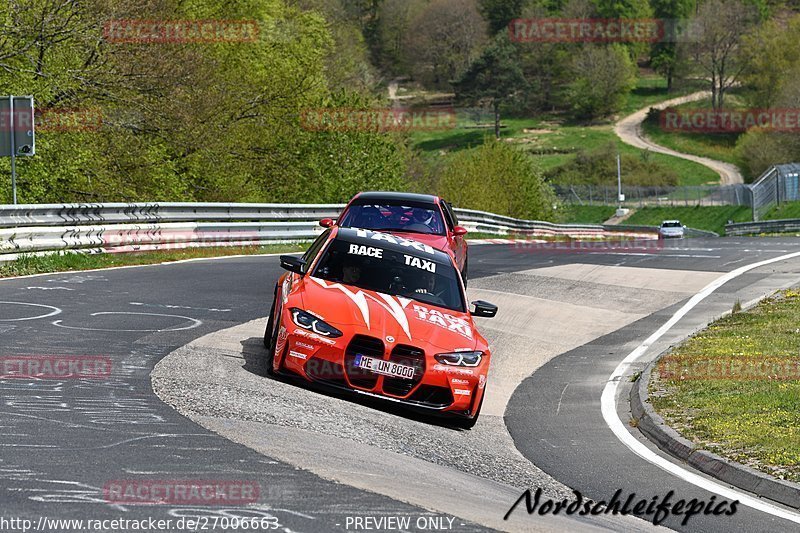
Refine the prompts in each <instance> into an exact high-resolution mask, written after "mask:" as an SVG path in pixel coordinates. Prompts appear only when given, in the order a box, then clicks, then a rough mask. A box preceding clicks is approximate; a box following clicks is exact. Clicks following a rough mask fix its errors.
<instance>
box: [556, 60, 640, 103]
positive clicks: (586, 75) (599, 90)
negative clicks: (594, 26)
mask: <svg viewBox="0 0 800 533" xmlns="http://www.w3.org/2000/svg"><path fill="white" fill-rule="evenodd" d="M571 70H572V79H573V81H572V82H571V83H570V84H569V86H568V87H567V90H566V100H567V102H568V104H569V106H570V108H571V109H572V111H573V113H574V114H575V116H576V117H578V118H582V119H587V118H589V119H592V118H597V117H604V116H607V115H610V114H612V113H614V112H616V111H618V110H619V109H621V108H622V107H623V106H624V105H625V102H626V99H627V97H628V93H630V91H631V90H632V89H633V88H634V87H635V86H636V70H635V68H634V65H633V62H632V61H631V59H630V56H629V55H628V53H627V51H626V50H625V49H624V47H622V46H618V45H611V46H586V47H584V48H583V49H582V50H581V51H580V52H578V53H577V54H576V55H575V56H574V57H573V60H572V69H571Z"/></svg>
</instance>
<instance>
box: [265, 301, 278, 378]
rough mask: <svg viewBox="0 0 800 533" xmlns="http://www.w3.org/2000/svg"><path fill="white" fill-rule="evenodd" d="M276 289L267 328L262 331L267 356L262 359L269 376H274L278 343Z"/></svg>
mask: <svg viewBox="0 0 800 533" xmlns="http://www.w3.org/2000/svg"><path fill="white" fill-rule="evenodd" d="M277 309H278V289H277V287H276V288H275V301H274V302H273V303H272V309H271V310H270V312H269V320H268V321H267V328H266V329H265V330H264V348H266V349H267V355H266V357H265V358H264V363H265V364H266V365H267V373H268V374H269V375H271V376H273V375H275V370H274V365H275V345H276V344H277V343H278V329H279V328H278V317H277V316H276V315H277Z"/></svg>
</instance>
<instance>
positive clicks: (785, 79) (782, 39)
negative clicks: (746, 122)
mask: <svg viewBox="0 0 800 533" xmlns="http://www.w3.org/2000/svg"><path fill="white" fill-rule="evenodd" d="M798 34H800V15H796V16H795V17H793V18H792V19H791V20H789V21H788V22H778V21H776V20H771V21H768V22H767V23H765V24H764V25H763V26H761V27H760V28H758V30H757V31H755V32H754V33H752V34H750V35H747V36H745V37H744V43H743V46H742V51H743V53H744V54H745V56H744V57H745V63H746V65H747V68H746V70H745V74H744V76H743V77H742V82H743V83H744V84H745V87H746V88H747V89H748V91H747V93H746V94H747V96H748V99H749V101H750V103H751V104H752V105H753V106H755V107H770V106H773V105H775V103H776V101H777V99H778V97H779V95H780V93H781V90H782V89H783V86H784V85H785V84H786V83H791V82H792V81H793V80H792V78H791V77H790V76H789V74H790V72H791V70H792V69H793V68H795V67H797V66H800V39H798V38H797V35H798Z"/></svg>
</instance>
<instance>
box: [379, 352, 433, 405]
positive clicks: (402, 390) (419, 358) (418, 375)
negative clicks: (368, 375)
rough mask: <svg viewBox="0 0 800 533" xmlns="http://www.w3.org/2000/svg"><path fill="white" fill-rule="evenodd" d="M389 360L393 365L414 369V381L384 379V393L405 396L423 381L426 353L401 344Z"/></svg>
mask: <svg viewBox="0 0 800 533" xmlns="http://www.w3.org/2000/svg"><path fill="white" fill-rule="evenodd" d="M389 360H390V361H391V362H393V363H399V364H401V365H406V366H413V367H414V379H402V378H390V377H385V378H383V392H384V393H385V394H391V395H393V396H405V395H406V394H408V393H409V392H411V389H413V388H414V387H416V386H417V384H418V383H419V382H420V381H422V375H423V374H424V373H425V352H423V351H422V350H420V349H419V348H415V347H413V346H404V345H402V344H399V345H397V346H395V348H394V350H392V355H391V356H389Z"/></svg>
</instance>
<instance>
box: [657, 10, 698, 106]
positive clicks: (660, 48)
mask: <svg viewBox="0 0 800 533" xmlns="http://www.w3.org/2000/svg"><path fill="white" fill-rule="evenodd" d="M695 3H696V0H650V5H651V6H652V8H653V17H655V18H656V19H657V20H660V21H662V22H663V23H664V29H665V31H666V35H665V36H664V39H662V40H660V41H659V42H657V43H654V44H653V46H652V49H651V52H650V62H651V64H652V66H653V68H654V69H655V70H656V72H658V73H659V74H661V75H662V76H664V77H665V78H666V79H667V92H670V91H672V83H673V78H674V76H675V67H676V63H677V59H678V57H677V39H678V34H679V32H680V30H681V27H680V22H679V21H682V20H685V19H688V18H689V16H690V15H691V14H692V13H693V12H694V9H695Z"/></svg>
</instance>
